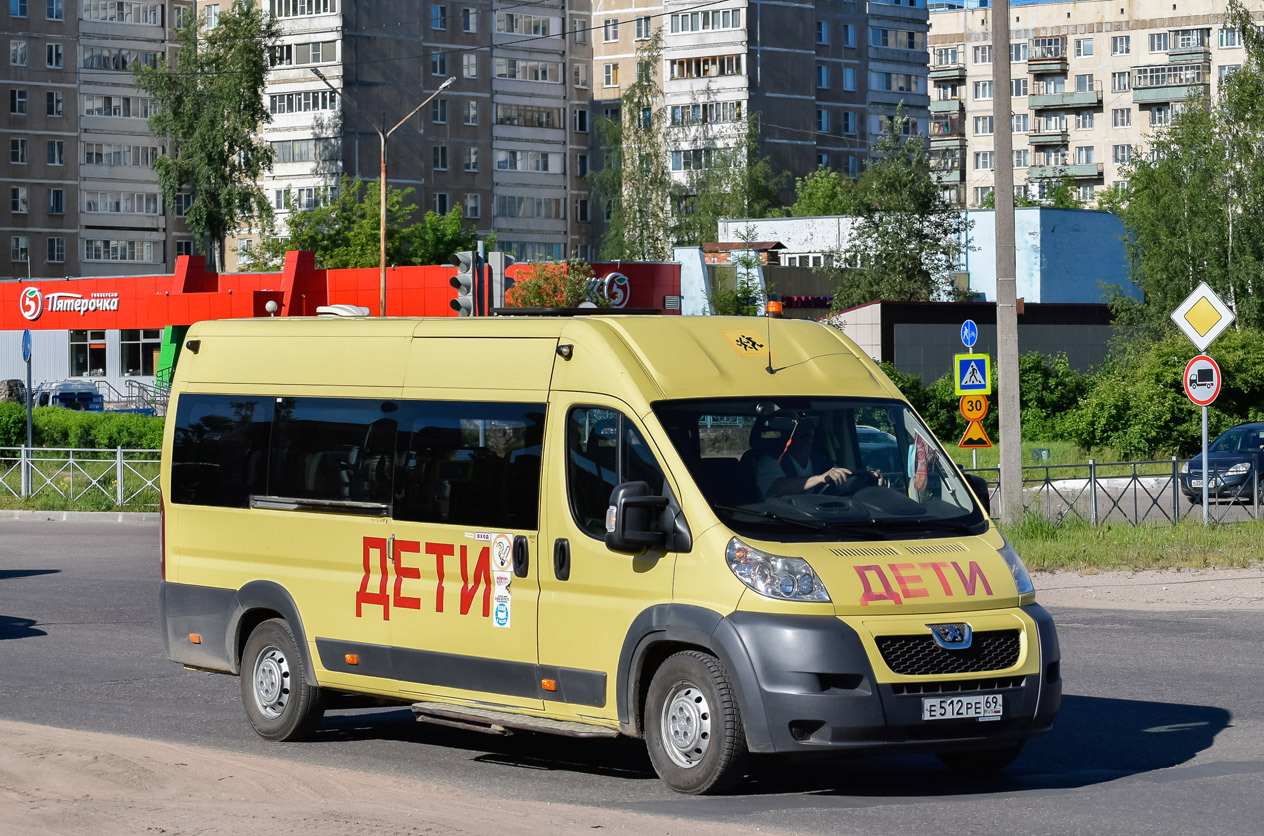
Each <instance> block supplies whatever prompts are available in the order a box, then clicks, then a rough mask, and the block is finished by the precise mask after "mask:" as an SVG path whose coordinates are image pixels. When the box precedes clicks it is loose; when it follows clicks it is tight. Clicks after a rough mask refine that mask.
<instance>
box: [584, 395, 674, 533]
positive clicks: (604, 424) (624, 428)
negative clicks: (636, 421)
mask: <svg viewBox="0 0 1264 836" xmlns="http://www.w3.org/2000/svg"><path fill="white" fill-rule="evenodd" d="M620 482H646V483H648V484H649V486H650V491H651V492H653V493H666V491H667V480H666V479H665V478H664V477H663V470H662V468H661V467H659V465H658V460H657V459H655V458H654V454H653V452H651V450H650V446H649V444H647V443H646V441H645V438H644V436H642V435H641V433H640V431H639V430H637V428H636V427H635V426H634V425H633V424H632V422H631V421H629V420H628V419H627V418H625V417H624V416H623V415H622V414H621V413H619V412H616V411H615V410H611V409H604V408H602V407H576V408H575V409H572V410H571V411H570V413H569V414H568V415H567V416H566V485H567V493H568V494H569V496H570V504H571V514H572V515H573V516H574V518H575V524H576V525H578V526H579V527H580V528H581V529H583V530H584V531H585V532H586V533H588V534H590V535H592V536H593V537H598V538H601V537H604V536H605V533H606V509H607V508H608V507H609V506H610V492H611V491H613V490H614V488H615V485H618V484H619V483H620Z"/></svg>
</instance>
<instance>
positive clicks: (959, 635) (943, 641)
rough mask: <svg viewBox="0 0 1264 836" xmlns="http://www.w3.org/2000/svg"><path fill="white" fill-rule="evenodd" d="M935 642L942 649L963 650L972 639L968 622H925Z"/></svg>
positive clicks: (972, 635)
mask: <svg viewBox="0 0 1264 836" xmlns="http://www.w3.org/2000/svg"><path fill="white" fill-rule="evenodd" d="M926 626H927V627H929V628H930V634H931V637H932V638H934V639H935V644H937V645H939V646H940V647H942V648H943V649H944V650H965V649H966V648H968V647H969V646H970V643H971V642H972V641H973V640H974V632H973V631H972V630H971V629H970V625H969V624H964V623H962V624H927V625H926Z"/></svg>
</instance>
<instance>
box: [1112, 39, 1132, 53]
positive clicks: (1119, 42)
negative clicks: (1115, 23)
mask: <svg viewBox="0 0 1264 836" xmlns="http://www.w3.org/2000/svg"><path fill="white" fill-rule="evenodd" d="M1131 53H1132V36H1131V35H1115V36H1114V37H1112V38H1111V39H1110V54H1111V55H1129V54H1131Z"/></svg>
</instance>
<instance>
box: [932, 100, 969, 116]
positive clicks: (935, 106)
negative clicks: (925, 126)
mask: <svg viewBox="0 0 1264 836" xmlns="http://www.w3.org/2000/svg"><path fill="white" fill-rule="evenodd" d="M961 105H962V101H961V99H959V98H957V97H956V96H951V97H945V98H942V99H940V98H935V97H932V98H931V100H930V112H931V113H958V112H960V111H961Z"/></svg>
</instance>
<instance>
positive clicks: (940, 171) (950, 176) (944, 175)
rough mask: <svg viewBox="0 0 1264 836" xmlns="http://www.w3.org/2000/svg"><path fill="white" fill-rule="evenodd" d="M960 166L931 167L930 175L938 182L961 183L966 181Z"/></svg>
mask: <svg viewBox="0 0 1264 836" xmlns="http://www.w3.org/2000/svg"><path fill="white" fill-rule="evenodd" d="M962 173H963V172H962V170H961V169H960V168H936V169H931V172H930V177H931V179H932V180H934V181H935V182H936V183H961V182H963V181H964V179H965V178H964V177H962Z"/></svg>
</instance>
